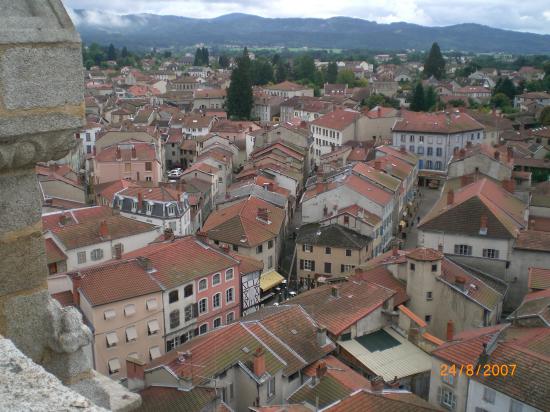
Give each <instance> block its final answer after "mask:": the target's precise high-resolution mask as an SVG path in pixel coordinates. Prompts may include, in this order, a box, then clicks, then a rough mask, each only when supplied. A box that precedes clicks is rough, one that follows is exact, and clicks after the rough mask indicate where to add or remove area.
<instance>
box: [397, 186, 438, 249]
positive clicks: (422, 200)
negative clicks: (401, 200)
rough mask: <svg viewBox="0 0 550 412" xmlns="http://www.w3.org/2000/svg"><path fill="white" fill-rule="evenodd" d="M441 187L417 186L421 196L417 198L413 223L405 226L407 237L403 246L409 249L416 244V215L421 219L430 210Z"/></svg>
mask: <svg viewBox="0 0 550 412" xmlns="http://www.w3.org/2000/svg"><path fill="white" fill-rule="evenodd" d="M441 187H442V186H440V188H439V189H430V188H428V187H420V188H419V191H420V194H421V196H420V197H419V198H418V202H419V207H418V212H417V214H416V215H415V216H414V219H413V222H414V224H413V225H412V227H408V228H407V231H406V233H407V239H406V240H405V242H404V245H403V248H405V249H411V248H415V247H417V246H418V228H417V226H418V217H420V219H422V218H423V217H424V216H426V214H427V213H428V212H429V211H430V210H431V208H432V207H433V205H434V204H435V202H436V201H437V199H439V195H440V193H441Z"/></svg>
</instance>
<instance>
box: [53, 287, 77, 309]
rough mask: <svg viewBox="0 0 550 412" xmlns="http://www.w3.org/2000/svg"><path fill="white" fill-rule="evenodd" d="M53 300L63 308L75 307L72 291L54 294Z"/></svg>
mask: <svg viewBox="0 0 550 412" xmlns="http://www.w3.org/2000/svg"><path fill="white" fill-rule="evenodd" d="M52 298H54V299H55V300H57V301H58V302H59V303H60V304H61V306H63V307H65V306H73V305H74V301H73V292H72V291H70V290H66V291H64V292H59V293H52Z"/></svg>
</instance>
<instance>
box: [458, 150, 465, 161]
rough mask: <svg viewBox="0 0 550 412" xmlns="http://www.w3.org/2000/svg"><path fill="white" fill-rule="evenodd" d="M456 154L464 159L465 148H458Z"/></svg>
mask: <svg viewBox="0 0 550 412" xmlns="http://www.w3.org/2000/svg"><path fill="white" fill-rule="evenodd" d="M458 156H459V157H460V158H461V159H464V157H465V156H466V150H464V149H460V150H459V152H458Z"/></svg>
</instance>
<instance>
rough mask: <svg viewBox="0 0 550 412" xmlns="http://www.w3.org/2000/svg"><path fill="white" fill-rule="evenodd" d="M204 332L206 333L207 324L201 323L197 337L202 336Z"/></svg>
mask: <svg viewBox="0 0 550 412" xmlns="http://www.w3.org/2000/svg"><path fill="white" fill-rule="evenodd" d="M206 332H208V324H207V323H203V324H202V325H201V327H200V328H199V335H202V334H203V333H206Z"/></svg>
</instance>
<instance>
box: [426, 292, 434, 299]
mask: <svg viewBox="0 0 550 412" xmlns="http://www.w3.org/2000/svg"><path fill="white" fill-rule="evenodd" d="M432 299H433V297H432V292H426V300H432Z"/></svg>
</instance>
